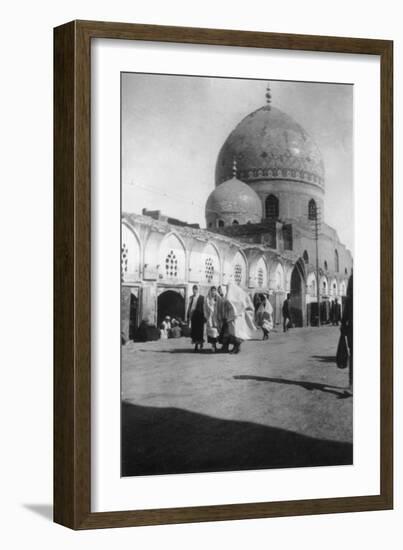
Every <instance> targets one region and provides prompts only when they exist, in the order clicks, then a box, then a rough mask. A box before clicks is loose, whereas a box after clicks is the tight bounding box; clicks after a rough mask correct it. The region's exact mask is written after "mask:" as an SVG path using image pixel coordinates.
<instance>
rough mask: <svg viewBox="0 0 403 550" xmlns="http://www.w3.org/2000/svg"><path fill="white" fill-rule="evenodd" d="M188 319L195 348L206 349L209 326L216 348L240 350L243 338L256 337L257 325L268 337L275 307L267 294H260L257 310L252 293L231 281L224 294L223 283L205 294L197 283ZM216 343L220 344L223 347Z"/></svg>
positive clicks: (216, 350)
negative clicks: (205, 336) (250, 294)
mask: <svg viewBox="0 0 403 550" xmlns="http://www.w3.org/2000/svg"><path fill="white" fill-rule="evenodd" d="M187 320H188V322H189V324H190V335H191V338H192V343H193V344H194V346H195V348H194V350H195V352H198V351H201V350H202V349H203V345H204V329H205V327H206V335H207V342H208V343H210V344H211V345H212V348H213V351H214V352H218V351H220V352H222V353H239V352H240V350H241V343H242V342H243V341H244V340H251V339H252V338H255V337H256V331H257V327H260V328H261V329H262V331H263V339H264V340H267V339H268V338H269V333H270V331H271V330H272V328H273V308H272V306H271V304H270V302H269V299H268V296H267V295H265V294H261V295H260V296H259V304H258V307H257V309H256V310H255V306H254V304H253V301H252V299H251V297H250V296H249V294H247V293H246V292H245V291H244V290H242V289H241V288H240V287H239V286H237V285H235V284H230V285H228V288H227V292H226V293H225V294H224V291H223V289H222V287H221V286H218V287H215V286H212V287H211V288H210V290H209V292H208V294H207V296H205V297H204V296H202V295H201V294H200V292H199V287H198V286H197V285H194V286H193V294H192V296H191V297H190V302H189V307H188V311H187ZM217 344H221V348H220V349H218V347H217ZM230 346H232V349H230Z"/></svg>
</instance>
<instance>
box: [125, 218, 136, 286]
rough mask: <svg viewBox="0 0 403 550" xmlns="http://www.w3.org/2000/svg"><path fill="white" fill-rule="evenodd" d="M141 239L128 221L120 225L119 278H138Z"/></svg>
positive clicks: (128, 279) (126, 279)
mask: <svg viewBox="0 0 403 550" xmlns="http://www.w3.org/2000/svg"><path fill="white" fill-rule="evenodd" d="M140 267H141V241H140V238H139V236H138V234H137V232H136V230H135V229H134V228H133V227H131V226H130V225H129V224H128V223H126V222H124V221H123V222H122V225H121V280H122V281H123V282H126V281H136V280H138V279H140V273H141V270H140Z"/></svg>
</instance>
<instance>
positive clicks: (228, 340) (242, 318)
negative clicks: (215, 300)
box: [222, 284, 257, 353]
mask: <svg viewBox="0 0 403 550" xmlns="http://www.w3.org/2000/svg"><path fill="white" fill-rule="evenodd" d="M254 316H255V308H254V306H253V302H252V299H251V297H250V296H249V294H247V293H246V292H245V291H244V290H242V288H240V287H239V286H237V285H234V284H229V285H228V290H227V294H226V296H225V300H224V304H223V320H224V330H223V335H222V342H223V350H222V351H228V345H229V344H233V346H234V347H233V349H232V350H231V353H239V352H240V351H241V343H242V342H243V341H244V340H252V339H253V338H255V337H256V331H257V328H256V325H255V322H254Z"/></svg>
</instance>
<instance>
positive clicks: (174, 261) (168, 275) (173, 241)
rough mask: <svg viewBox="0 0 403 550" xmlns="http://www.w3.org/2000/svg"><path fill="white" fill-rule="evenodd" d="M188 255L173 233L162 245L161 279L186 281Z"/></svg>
mask: <svg viewBox="0 0 403 550" xmlns="http://www.w3.org/2000/svg"><path fill="white" fill-rule="evenodd" d="M185 265H186V255H185V249H184V246H183V244H182V242H181V241H180V240H179V238H178V237H177V236H176V235H175V234H174V233H171V234H169V235H167V236H166V237H165V238H164V240H163V241H162V243H161V248H160V261H159V278H160V279H165V280H167V281H183V280H184V279H185Z"/></svg>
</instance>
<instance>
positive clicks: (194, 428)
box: [122, 402, 353, 476]
mask: <svg viewBox="0 0 403 550" xmlns="http://www.w3.org/2000/svg"><path fill="white" fill-rule="evenodd" d="M352 459H353V447H352V445H351V444H350V443H340V442H336V441H326V440H321V439H315V438H311V437H307V436H304V435H300V434H297V433H294V432H291V431H287V430H283V429H279V428H273V427H270V426H262V425H260V424H254V423H252V422H238V421H232V420H221V419H218V418H213V417H209V416H206V415H202V414H197V413H193V412H189V411H186V410H183V409H176V408H166V407H142V406H138V405H133V404H130V403H126V402H124V403H122V476H134V475H151V474H170V473H171V474H173V473H190V472H217V471H226V470H227V471H233V470H255V469H263V468H291V467H303V466H330V465H341V464H352Z"/></svg>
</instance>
